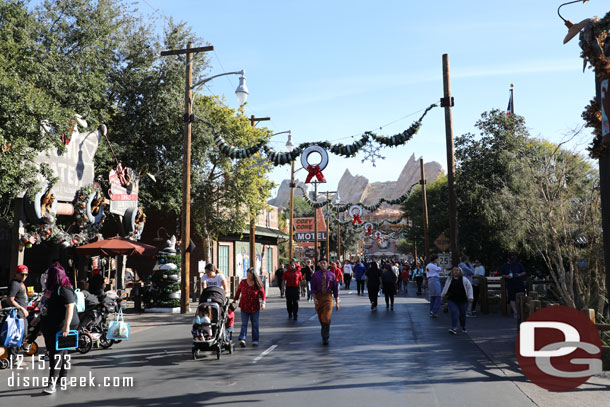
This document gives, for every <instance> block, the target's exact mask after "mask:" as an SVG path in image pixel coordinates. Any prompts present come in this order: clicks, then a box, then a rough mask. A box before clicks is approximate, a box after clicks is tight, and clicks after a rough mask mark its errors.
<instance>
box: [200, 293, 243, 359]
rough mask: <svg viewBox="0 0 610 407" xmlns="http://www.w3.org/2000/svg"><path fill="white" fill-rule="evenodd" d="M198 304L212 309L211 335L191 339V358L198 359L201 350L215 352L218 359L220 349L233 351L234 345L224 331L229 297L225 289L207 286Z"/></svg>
mask: <svg viewBox="0 0 610 407" xmlns="http://www.w3.org/2000/svg"><path fill="white" fill-rule="evenodd" d="M199 305H200V306H201V305H207V306H209V307H210V309H211V311H212V315H211V317H210V320H211V323H210V328H211V331H212V335H211V336H209V337H207V338H204V340H202V341H201V340H195V339H193V359H194V360H198V359H199V358H200V356H201V352H202V351H211V352H216V359H220V354H221V352H222V351H228V352H229V354H231V353H233V350H234V345H233V343H232V342H231V341H230V340H228V339H227V335H226V331H225V324H226V323H227V311H228V310H229V299H228V298H227V297H226V296H225V290H223V289H222V287H207V288H206V289H205V290H203V292H202V293H201V297H199Z"/></svg>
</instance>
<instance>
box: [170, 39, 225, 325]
mask: <svg viewBox="0 0 610 407" xmlns="http://www.w3.org/2000/svg"><path fill="white" fill-rule="evenodd" d="M213 50H214V47H213V46H207V47H199V48H193V44H192V43H191V42H189V43H188V44H187V45H186V49H178V50H170V51H162V52H161V56H162V57H165V56H170V55H182V54H185V55H186V87H185V92H184V110H185V113H184V123H185V126H184V160H183V162H182V164H183V165H182V216H181V218H182V219H181V223H182V226H181V227H182V239H181V240H182V245H181V254H182V264H181V267H182V273H181V283H180V290H181V297H180V313H182V314H186V313H190V312H191V310H190V279H191V272H190V270H191V253H190V251H188V250H187V249H188V247H189V244H190V242H191V123H192V122H193V119H194V117H193V89H192V86H193V54H195V53H198V52H208V51H213Z"/></svg>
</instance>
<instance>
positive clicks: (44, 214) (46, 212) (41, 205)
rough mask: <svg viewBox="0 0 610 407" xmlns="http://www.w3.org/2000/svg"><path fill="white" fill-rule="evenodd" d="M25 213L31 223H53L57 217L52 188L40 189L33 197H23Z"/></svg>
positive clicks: (55, 201)
mask: <svg viewBox="0 0 610 407" xmlns="http://www.w3.org/2000/svg"><path fill="white" fill-rule="evenodd" d="M24 205H25V213H26V216H27V218H28V220H29V221H30V222H31V223H35V224H41V223H50V224H52V223H55V218H56V217H57V200H56V199H55V193H54V192H53V190H52V189H50V188H49V189H47V190H42V191H40V192H38V193H36V194H35V195H34V196H33V197H30V196H28V195H26V197H25V199H24Z"/></svg>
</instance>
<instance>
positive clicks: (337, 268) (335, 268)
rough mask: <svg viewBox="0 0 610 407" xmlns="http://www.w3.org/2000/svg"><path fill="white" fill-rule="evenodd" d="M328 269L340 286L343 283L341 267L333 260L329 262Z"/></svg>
mask: <svg viewBox="0 0 610 407" xmlns="http://www.w3.org/2000/svg"><path fill="white" fill-rule="evenodd" d="M330 271H331V272H332V273H333V274H334V275H335V278H336V279H337V284H338V286H339V287H341V284H342V283H343V271H342V270H341V267H340V266H339V265H337V263H335V262H334V261H333V262H331V263H330Z"/></svg>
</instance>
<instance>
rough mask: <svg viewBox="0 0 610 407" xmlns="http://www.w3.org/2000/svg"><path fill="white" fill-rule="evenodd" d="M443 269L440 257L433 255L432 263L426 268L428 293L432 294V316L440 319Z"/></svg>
mask: <svg viewBox="0 0 610 407" xmlns="http://www.w3.org/2000/svg"><path fill="white" fill-rule="evenodd" d="M442 271H443V269H442V268H441V267H440V266H439V262H438V256H437V255H435V254H434V255H432V256H431V257H430V263H428V265H427V266H426V278H427V279H428V293H429V294H430V316H431V317H432V318H438V310H439V309H440V307H441V292H442V288H441V280H440V278H439V277H440V273H441V272H442Z"/></svg>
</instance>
